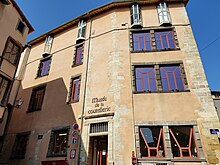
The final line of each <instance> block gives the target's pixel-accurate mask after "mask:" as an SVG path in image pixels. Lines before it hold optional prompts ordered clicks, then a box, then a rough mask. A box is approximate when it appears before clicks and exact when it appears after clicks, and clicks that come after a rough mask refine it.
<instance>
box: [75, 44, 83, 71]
mask: <svg viewBox="0 0 220 165" xmlns="http://www.w3.org/2000/svg"><path fill="white" fill-rule="evenodd" d="M83 51H84V44H80V45H77V46H76V47H75V53H74V57H73V65H72V67H74V66H78V65H81V64H82V63H83Z"/></svg>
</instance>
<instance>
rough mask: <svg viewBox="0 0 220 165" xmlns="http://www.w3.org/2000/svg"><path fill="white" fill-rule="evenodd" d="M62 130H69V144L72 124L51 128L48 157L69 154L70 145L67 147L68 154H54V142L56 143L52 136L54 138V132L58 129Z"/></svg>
mask: <svg viewBox="0 0 220 165" xmlns="http://www.w3.org/2000/svg"><path fill="white" fill-rule="evenodd" d="M61 130H67V137H68V138H67V144H68V139H69V131H70V126H64V127H56V128H53V129H52V130H51V135H50V140H49V144H48V151H47V157H66V155H67V154H68V147H67V152H66V154H57V155H53V154H52V149H53V143H54V141H53V140H52V138H53V136H54V132H56V131H61Z"/></svg>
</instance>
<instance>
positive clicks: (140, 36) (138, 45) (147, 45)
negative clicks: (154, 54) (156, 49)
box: [133, 33, 152, 51]
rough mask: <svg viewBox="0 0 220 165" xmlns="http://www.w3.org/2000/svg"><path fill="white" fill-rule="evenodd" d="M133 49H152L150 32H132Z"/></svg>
mask: <svg viewBox="0 0 220 165" xmlns="http://www.w3.org/2000/svg"><path fill="white" fill-rule="evenodd" d="M133 48H134V50H138V51H141V50H142V51H143V50H152V42H151V36H150V33H134V34H133Z"/></svg>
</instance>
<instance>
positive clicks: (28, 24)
mask: <svg viewBox="0 0 220 165" xmlns="http://www.w3.org/2000/svg"><path fill="white" fill-rule="evenodd" d="M11 3H12V5H13V6H14V8H15V9H16V10H17V11H18V13H19V14H20V15H21V18H22V20H23V21H24V22H25V23H26V24H27V26H28V28H29V32H28V34H30V33H31V32H33V31H34V28H33V27H32V25H31V23H30V22H29V21H28V19H27V18H26V17H25V15H24V13H23V12H22V11H21V9H20V7H19V6H18V4H17V3H16V2H15V1H14V0H11Z"/></svg>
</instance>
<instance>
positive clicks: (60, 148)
mask: <svg viewBox="0 0 220 165" xmlns="http://www.w3.org/2000/svg"><path fill="white" fill-rule="evenodd" d="M67 138H68V133H67V130H62V131H57V132H55V133H54V146H53V154H61V155H62V154H66V153H67Z"/></svg>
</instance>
